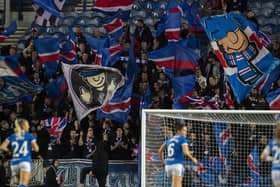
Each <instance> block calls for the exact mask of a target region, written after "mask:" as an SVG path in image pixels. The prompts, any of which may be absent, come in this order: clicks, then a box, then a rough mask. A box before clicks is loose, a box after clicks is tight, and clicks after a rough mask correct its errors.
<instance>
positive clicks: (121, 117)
mask: <svg viewBox="0 0 280 187" xmlns="http://www.w3.org/2000/svg"><path fill="white" fill-rule="evenodd" d="M133 49H134V45H133V44H132V45H131V46H130V49H129V62H128V66H127V69H126V82H125V85H124V86H122V87H120V88H119V89H118V90H117V91H116V93H115V94H114V97H113V98H112V100H111V101H110V102H109V103H108V104H107V105H105V106H104V107H102V108H100V109H99V110H97V112H96V115H97V118H99V119H101V118H110V119H112V120H115V121H118V122H121V123H125V122H127V119H128V114H129V112H130V106H131V96H132V89H133V80H134V76H135V73H136V71H137V65H136V62H135V57H134V52H133Z"/></svg>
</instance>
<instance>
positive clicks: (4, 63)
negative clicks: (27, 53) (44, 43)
mask: <svg viewBox="0 0 280 187" xmlns="http://www.w3.org/2000/svg"><path fill="white" fill-rule="evenodd" d="M18 59H19V55H14V56H7V57H0V104H3V103H13V102H15V101H18V100H20V99H22V98H25V97H26V96H30V95H34V94H36V93H38V92H39V91H40V90H41V87H40V86H38V85H34V84H33V83H32V82H30V81H29V80H28V79H27V77H25V75H24V74H23V73H22V72H21V70H20V68H19V64H18Z"/></svg>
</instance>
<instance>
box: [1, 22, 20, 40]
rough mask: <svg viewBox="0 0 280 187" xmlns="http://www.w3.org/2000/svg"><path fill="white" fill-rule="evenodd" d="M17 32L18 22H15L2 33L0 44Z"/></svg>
mask: <svg viewBox="0 0 280 187" xmlns="http://www.w3.org/2000/svg"><path fill="white" fill-rule="evenodd" d="M16 30H17V23H16V21H13V22H12V23H11V24H10V25H9V26H8V28H7V29H6V30H5V31H4V32H2V33H0V42H3V41H4V40H5V39H7V38H8V37H9V36H10V35H12V34H14V33H15V32H16Z"/></svg>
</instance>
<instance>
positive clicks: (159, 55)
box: [148, 43, 198, 71]
mask: <svg viewBox="0 0 280 187" xmlns="http://www.w3.org/2000/svg"><path fill="white" fill-rule="evenodd" d="M148 59H149V60H151V61H153V62H155V63H156V65H158V66H159V67H164V68H167V69H170V70H176V69H177V70H190V71H195V68H196V67H197V60H198V57H197V56H196V54H195V53H194V52H193V51H192V50H190V49H186V48H183V47H182V46H181V45H179V44H173V43H171V44H168V45H167V46H166V47H163V48H161V49H159V50H156V51H152V52H150V53H148Z"/></svg>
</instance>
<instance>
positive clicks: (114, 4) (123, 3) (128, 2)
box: [94, 0, 132, 12]
mask: <svg viewBox="0 0 280 187" xmlns="http://www.w3.org/2000/svg"><path fill="white" fill-rule="evenodd" d="M94 8H95V9H98V10H102V11H105V12H116V11H118V10H124V11H127V10H130V9H131V8H132V0H118V1H116V0H96V1H95V6H94Z"/></svg>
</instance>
